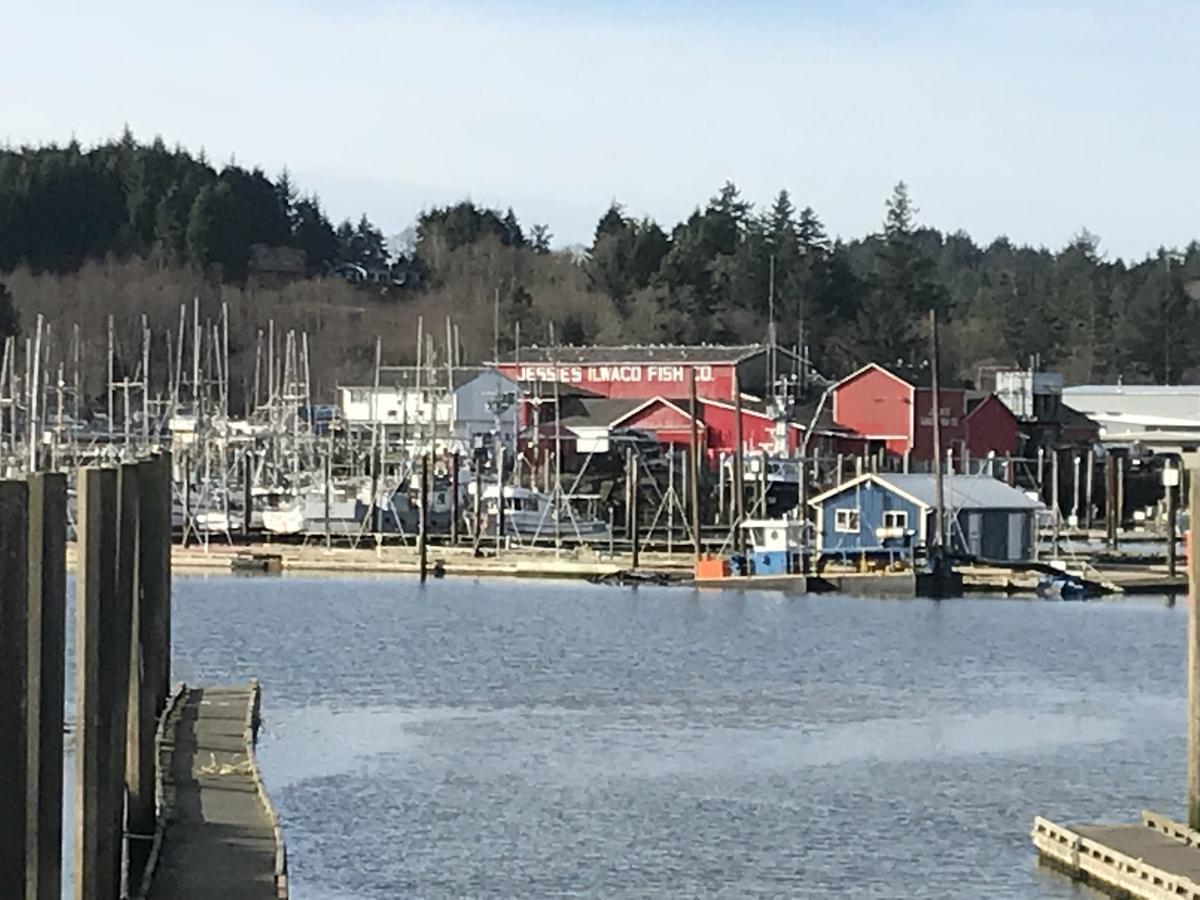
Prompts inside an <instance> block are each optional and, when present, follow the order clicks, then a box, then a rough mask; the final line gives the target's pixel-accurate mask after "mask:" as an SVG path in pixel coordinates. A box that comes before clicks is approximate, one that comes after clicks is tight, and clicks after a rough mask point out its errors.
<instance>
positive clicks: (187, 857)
mask: <svg viewBox="0 0 1200 900" xmlns="http://www.w3.org/2000/svg"><path fill="white" fill-rule="evenodd" d="M258 703H259V687H258V684H257V682H251V683H250V684H249V685H243V686H240V687H220V688H216V687H206V688H185V689H184V691H183V693H182V695H181V696H180V697H179V698H178V700H177V701H176V703H175V704H174V705H173V707H172V709H171V711H170V714H169V716H168V717H167V720H166V722H165V723H164V727H163V741H162V747H161V750H160V753H161V757H162V758H163V760H164V762H165V765H164V767H163V779H162V784H161V801H162V802H161V808H160V822H161V823H162V825H163V826H164V827H163V831H162V834H161V836H160V843H161V849H160V851H159V853H158V858H157V861H156V863H155V864H154V865H153V871H152V872H151V873H150V877H149V878H148V879H147V881H148V882H149V885H148V886H149V890H148V892H146V893H145V894H144V896H145V897H148V898H150V900H183V898H195V897H219V898H221V900H279V898H286V897H287V896H288V893H287V891H288V888H287V855H286V851H285V849H284V843H283V838H282V835H281V833H280V830H279V823H278V820H277V818H276V816H275V812H274V808H273V807H272V805H271V802H270V799H269V798H268V797H267V793H266V791H265V789H264V788H263V784H262V779H261V776H260V774H259V770H258V763H257V760H256V759H255V755H254V745H255V740H256V735H257V731H258Z"/></svg>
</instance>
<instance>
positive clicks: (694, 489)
mask: <svg viewBox="0 0 1200 900" xmlns="http://www.w3.org/2000/svg"><path fill="white" fill-rule="evenodd" d="M688 397H689V399H690V400H691V420H692V421H691V442H690V443H689V445H688V459H687V461H688V468H687V473H688V490H689V493H690V495H691V496H690V498H689V503H690V504H691V508H692V541H693V546H694V548H695V549H694V552H693V554H692V557H693V560H694V561H695V562H699V561H700V556H701V553H702V552H703V548H702V547H701V545H700V426H699V423H698V422H697V419H698V417H699V415H700V406H699V404H698V403H697V402H696V367H695V366H689V367H688Z"/></svg>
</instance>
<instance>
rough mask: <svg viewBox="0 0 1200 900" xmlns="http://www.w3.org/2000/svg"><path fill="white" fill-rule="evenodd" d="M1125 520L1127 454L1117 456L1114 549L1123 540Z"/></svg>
mask: <svg viewBox="0 0 1200 900" xmlns="http://www.w3.org/2000/svg"><path fill="white" fill-rule="evenodd" d="M1124 522H1125V455H1124V454H1120V455H1118V456H1117V502H1116V507H1115V520H1114V522H1113V549H1114V550H1115V549H1117V547H1118V545H1119V544H1120V541H1121V526H1122V525H1123V524H1124Z"/></svg>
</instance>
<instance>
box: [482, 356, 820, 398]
mask: <svg viewBox="0 0 1200 900" xmlns="http://www.w3.org/2000/svg"><path fill="white" fill-rule="evenodd" d="M491 365H493V366H494V367H495V368H496V369H497V370H498V371H499V372H500V373H501V374H502V375H505V376H506V377H508V378H511V379H512V380H514V381H517V382H521V383H530V382H554V381H558V382H560V383H562V384H569V385H573V386H576V387H579V388H583V389H586V390H587V391H589V392H591V393H593V394H596V395H599V396H601V397H623V398H630V399H642V400H649V399H651V398H653V397H665V398H667V399H672V400H685V399H687V397H688V390H689V388H688V379H689V377H690V376H689V373H690V372H692V371H694V372H695V373H696V393H697V395H698V396H700V397H710V398H713V399H718V400H730V401H732V400H733V383H734V374H735V373H736V374H737V376H738V378H739V379H740V383H741V389H742V392H743V393H749V394H757V395H758V396H761V397H766V396H769V395H770V392H771V391H770V388H771V383H770V382H771V378H770V375H771V371H772V369H773V370H774V372H775V373H776V374H777V375H784V374H788V373H791V372H793V371H794V370H795V369H796V367H797V365H798V361H797V358H796V356H795V354H793V353H791V352H789V351H787V350H785V349H783V348H782V347H769V346H768V345H766V344H744V345H739V346H715V345H704V344H702V345H699V346H696V347H684V346H630V347H528V348H522V349H521V351H520V353H519V354H514V355H513V356H512V357H511V358H509V359H506V360H502V361H499V362H495V363H492V364H491ZM543 393H545V391H544V390H543Z"/></svg>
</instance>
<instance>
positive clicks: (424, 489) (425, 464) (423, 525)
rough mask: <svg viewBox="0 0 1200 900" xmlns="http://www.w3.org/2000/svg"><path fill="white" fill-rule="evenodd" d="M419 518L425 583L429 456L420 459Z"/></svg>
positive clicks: (420, 551)
mask: <svg viewBox="0 0 1200 900" xmlns="http://www.w3.org/2000/svg"><path fill="white" fill-rule="evenodd" d="M420 515H421V518H420V520H419V522H418V525H417V527H418V531H417V553H418V554H419V555H420V558H421V583H422V584H424V583H425V578H426V575H427V571H426V570H427V567H428V564H429V549H428V546H427V542H428V536H429V454H428V453H426V454H424V455H423V456H422V457H421V511H420Z"/></svg>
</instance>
